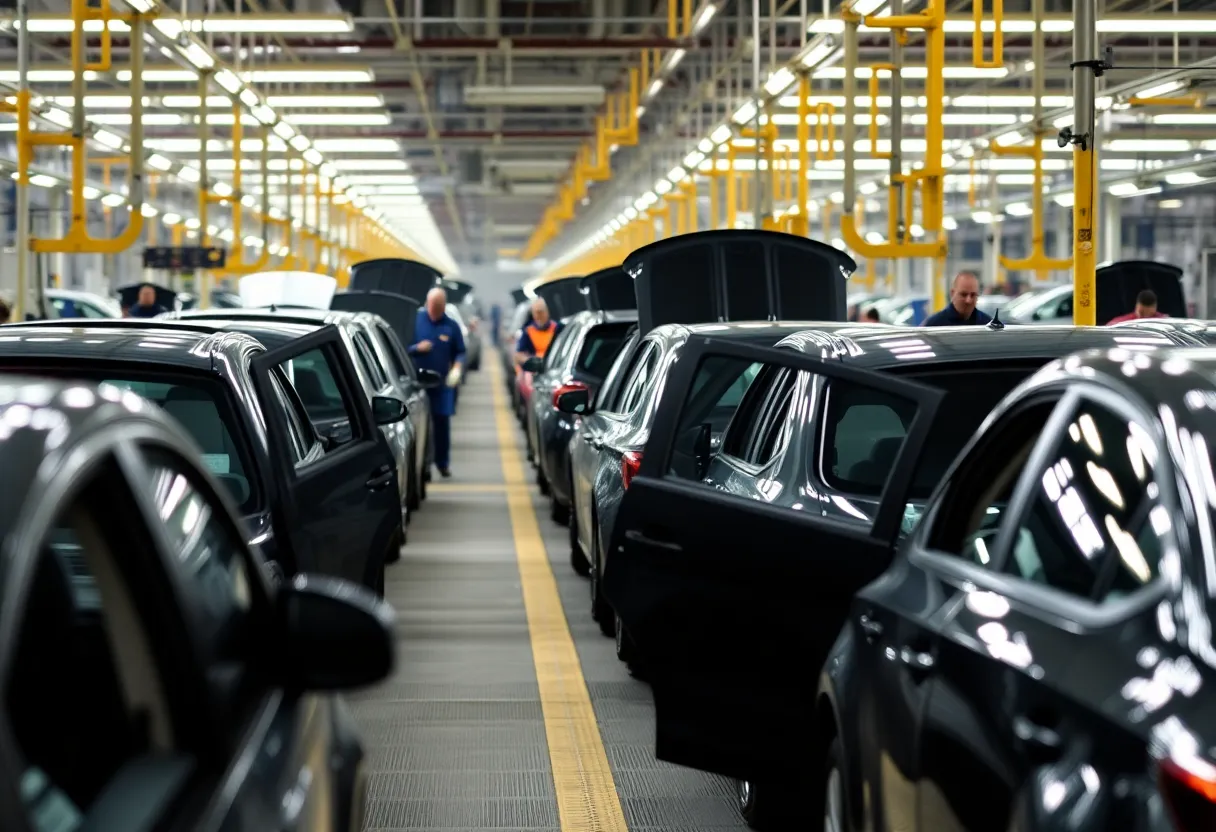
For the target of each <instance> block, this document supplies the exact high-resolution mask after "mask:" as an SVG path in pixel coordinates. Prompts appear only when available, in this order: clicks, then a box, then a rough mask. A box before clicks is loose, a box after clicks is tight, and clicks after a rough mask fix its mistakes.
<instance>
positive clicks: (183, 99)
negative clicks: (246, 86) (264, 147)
mask: <svg viewBox="0 0 1216 832" xmlns="http://www.w3.org/2000/svg"><path fill="white" fill-rule="evenodd" d="M223 74H224V70H220V71H219V72H217V73H216V74H215V77H216V80H219V77H220V76H221V75H223ZM229 74H230V75H231V74H232V73H229ZM232 77H233V79H235V78H236V76H235V75H233V76H232ZM237 87H238V88H239V87H240V82H239V81H238V82H237ZM114 97H115V98H118V97H119V96H114ZM122 98H123V100H124V101H125V102H126V103H125V104H124V105H123V106H124V107H130V106H131V98H130V96H123V97H122ZM65 100H66V101H67V102H68V105H69V106H70V105H71V102H72V99H70V98H68V99H65ZM199 101H200V99H199V97H198V96H197V95H162V96H161V97H160V106H162V107H165V108H167V109H170V110H178V109H181V110H197V109H198V103H199ZM149 103H150V102H149V100H148V99H146V98H145V101H144V106H145V107H146V106H148V104H149ZM88 106H89V103H88V100H87V99H86V100H85V107H88ZM105 106H117V105H105ZM207 106H208V107H209V108H210V107H214V108H220V107H231V106H232V100H231V99H230V98H228V96H226V95H209V96H207Z"/></svg>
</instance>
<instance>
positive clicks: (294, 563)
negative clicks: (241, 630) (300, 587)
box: [0, 318, 406, 593]
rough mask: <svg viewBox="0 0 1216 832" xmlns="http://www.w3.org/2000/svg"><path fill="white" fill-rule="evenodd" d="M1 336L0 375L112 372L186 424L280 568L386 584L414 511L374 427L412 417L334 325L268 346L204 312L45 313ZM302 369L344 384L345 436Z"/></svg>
mask: <svg viewBox="0 0 1216 832" xmlns="http://www.w3.org/2000/svg"><path fill="white" fill-rule="evenodd" d="M0 336H3V337H0V376H3V375H8V374H15V373H21V374H37V375H41V376H47V377H50V378H56V379H64V380H78V381H83V382H108V383H110V384H111V385H113V386H119V387H123V388H125V389H128V390H131V391H133V392H135V393H138V394H139V395H141V396H142V397H143V398H144V399H145V400H148V401H152V402H155V403H156V404H158V405H159V406H160V407H161V408H162V409H164V410H165V411H166V412H168V413H169V415H170V416H172V417H173V418H174V419H176V420H177V421H178V422H180V423H181V425H182V426H183V427H184V428H185V429H186V431H187V432H188V433H189V434H190V435H191V436H192V437H193V438H194V440H195V442H196V444H197V445H198V446H199V447H200V448H201V449H202V451H203V457H202V458H203V462H204V464H206V465H207V466H209V467H210V469H211V471H212V472H213V473H214V475H215V478H216V479H217V480H219V481H220V482H222V483H223V484H224V486H225V487H226V488H227V489H228V491H229V493H230V495H231V496H232V498H233V501H234V503H235V504H236V505H237V506H238V508H239V511H240V513H241V516H242V517H243V518H244V520H245V527H246V534H247V537H246V539H247V540H248V541H249V543H250V545H256V546H257V547H258V548H260V549H261V550H262V552H263V553H264V555H265V557H266V558H267V559H268V560H270V561H271V562H272V563H273V564H274V567H275V569H276V570H277V573H278V574H281V575H283V576H284V577H285V578H291V577H292V576H295V575H298V574H301V573H303V572H313V573H320V574H325V575H330V576H334V577H340V578H346V579H349V580H353V581H357V582H361V583H363V584H364V585H365V586H367V587H368V588H370V589H372V590H373V591H376V592H378V593H383V590H384V566H385V563H387V562H388V561H389V560H391V559H392V558H393V557H394V556H395V555H396V553H397V552H398V550H399V549H400V547H401V544H402V542H403V540H404V535H405V517H404V514H403V508H402V506H401V496H400V493H399V491H398V488H397V480H396V477H395V476H394V467H395V466H394V458H393V453H392V450H391V449H390V447H389V445H388V440H387V439H386V438H385V437H384V435H383V434H382V433H381V432H380V431H379V430H377V425H386V424H391V423H393V422H397V421H401V420H403V419H405V418H406V405H405V403H404V402H402V401H401V400H399V399H396V398H392V397H387V396H375V397H373V398H371V399H369V398H368V397H367V396H366V395H364V394H363V392H362V385H361V383H360V381H359V378H358V375H357V374H356V371H355V367H354V364H353V362H352V360H351V358H350V353H349V352H348V351H347V349H346V347H345V345H344V343H343V339H342V335H341V333H340V332H339V330H338V328H337V327H335V326H325V327H320V328H317V327H313V328H311V329H309V330H307V331H301V332H299V333H298V337H296V338H293V339H291V340H289V341H287V342H286V343H285V344H284V345H283V346H281V347H279V348H277V349H272V350H269V351H267V350H266V349H265V347H264V345H263V344H262V343H260V342H259V341H257V340H256V339H254V338H253V337H251V336H249V335H245V334H242V333H238V332H225V331H223V330H222V328H220V327H216V326H214V325H212V324H210V323H209V322H206V321H196V322H190V323H187V322H175V321H157V320H132V319H129V318H128V319H121V318H120V319H115V320H106V321H90V322H89V323H88V324H86V325H82V326H69V325H65V324H63V323H61V322H59V321H42V322H37V323H27V324H9V325H6V326H4V327H3V328H2V329H0ZM293 368H294V370H295V371H297V372H298V371H300V370H303V369H304V368H307V369H308V370H310V371H311V372H313V373H315V374H316V375H317V376H318V377H319V378H320V381H321V384H322V385H323V386H326V387H332V388H335V389H336V390H338V391H339V395H338V396H337V397H336V398H335V399H334V402H333V410H332V411H330V412H329V413H327V414H326V415H327V417H328V420H329V423H330V424H335V423H338V422H345V423H347V426H346V428H345V430H344V433H343V435H342V436H340V437H339V436H337V435H336V434H333V433H331V434H330V435H328V436H327V435H326V434H325V433H323V432H322V431H321V430H318V429H317V428H315V427H314V424H313V422H312V421H311V419H310V414H309V413H308V411H307V410H306V409H305V405H304V402H303V401H302V399H301V397H300V395H299V394H298V393H297V391H296V387H295V386H293V385H292V383H291V382H290V381H289V379H290V376H291V374H292V372H293ZM325 425H326V423H322V429H323V428H324V427H325Z"/></svg>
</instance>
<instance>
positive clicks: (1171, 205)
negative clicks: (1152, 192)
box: [1157, 199, 1182, 211]
mask: <svg viewBox="0 0 1216 832" xmlns="http://www.w3.org/2000/svg"><path fill="white" fill-rule="evenodd" d="M1157 207H1158V208H1163V209H1165V210H1166V211H1173V210H1175V209H1178V208H1181V207H1182V200H1181V199H1162V200H1158V201H1157Z"/></svg>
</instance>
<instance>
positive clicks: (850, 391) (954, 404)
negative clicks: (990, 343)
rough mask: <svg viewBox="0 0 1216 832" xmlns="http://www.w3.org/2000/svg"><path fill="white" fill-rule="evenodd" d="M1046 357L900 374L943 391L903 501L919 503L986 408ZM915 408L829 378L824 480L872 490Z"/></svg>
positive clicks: (877, 489)
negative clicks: (906, 495) (943, 395)
mask: <svg viewBox="0 0 1216 832" xmlns="http://www.w3.org/2000/svg"><path fill="white" fill-rule="evenodd" d="M1046 361H1047V359H1043V360H1042V361H1039V360H1031V361H1024V362H1015V363H1010V362H1008V361H1005V362H1002V363H999V364H994V363H993V362H990V361H982V362H981V361H975V362H967V363H965V364H959V365H955V366H952V367H946V366H944V365H938V366H937V367H921V368H919V369H916V370H910V371H909V370H906V371H904V372H902V373H901V375H903V376H904V377H906V378H909V379H911V380H914V381H919V382H921V383H923V384H927V385H929V386H931V387H936V388H938V389H940V390H943V391H945V394H946V395H945V399H944V400H943V401H942V403H941V405H940V406H939V408H938V411H937V417H936V418H935V419H934V421H933V425H932V427H931V428H930V430H929V436H928V439H927V440H926V443H925V449H924V451H923V453H922V455H921V459H920V463H919V464H918V466H917V470H916V474H915V475H914V476H913V481H912V488H911V491H910V492H909V495H908V498H909V500H911V501H913V502H919V501H921V500H924V499H925V498H926V497H928V496H929V494H930V493H931V492H932V491H933V489H934V487H935V486H936V485H937V483H938V482H939V481H940V480H941V479H942V478H943V477H944V476H945V473H946V469H947V468H948V467H949V466H950V464H951V463H952V462H953V461H954V458H955V457H956V456H957V455H958V453H959V451H961V450H962V448H963V446H964V445H965V444H966V443H967V442H968V441H969V440H970V439H971V437H972V436H973V435H974V434H975V431H976V430H977V429H978V428H979V426H980V425H981V424H982V423H983V421H984V419H985V418H986V417H987V416H988V414H989V413H990V412H991V411H992V409H993V408H995V407H996V405H997V404H998V403H1000V401H1001V399H1003V398H1004V397H1005V396H1006V395H1007V394H1008V393H1009V392H1010V391H1011V390H1012V389H1013V388H1014V387H1016V386H1017V385H1018V384H1019V383H1021V382H1022V381H1023V380H1024V379H1026V378H1027V377H1029V376H1030V375H1032V374H1033V373H1034V372H1035V371H1036V370H1037V369H1038V368H1039V367H1040V366H1041V365H1042V364H1043V363H1046ZM914 413H915V407H914V406H913V404H912V403H911V402H909V401H908V400H906V399H901V398H896V397H894V396H891V395H889V394H887V393H885V392H881V391H878V390H875V389H874V388H871V387H859V386H857V385H853V384H848V383H846V382H833V383H832V384H831V386H830V389H829V391H828V402H827V414H826V419H825V425H826V429H825V432H824V441H825V443H826V448H825V453H824V454H823V455H822V457H821V458H822V459H824V460H826V461H827V462H826V463H825V464H824V466H823V468H824V470H823V476H824V479H825V481H826V482H827V483H828V484H829V485H832V486H833V487H835V488H839V489H841V490H842V491H846V492H848V493H851V494H857V495H862V496H870V497H877V496H879V494H881V493H882V488H883V486H884V485H885V483H886V480H887V475H888V474H889V473H890V470H891V467H892V465H893V464H894V463H895V458H896V456H897V455H898V454H899V451H900V448H901V447H902V446H903V441H904V436H905V434H906V433H907V429H908V427H909V425H910V424H911V420H912V416H913V415H914Z"/></svg>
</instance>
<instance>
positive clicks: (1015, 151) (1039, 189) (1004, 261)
mask: <svg viewBox="0 0 1216 832" xmlns="http://www.w3.org/2000/svg"><path fill="white" fill-rule="evenodd" d="M1046 136H1047V133H1046V132H1041V133H1035V134H1034V142H1033V143H1032V144H1030V145H1027V146H1021V147H1002V146H1001V145H998V144H997V143H996V142H992V143H991V144H990V145H989V147H988V149H989V150H991V151H992V152H993V153H994V154H996V155H997V156H1017V157H1021V158H1023V159H1031V160H1032V161H1033V162H1034V186H1033V187H1034V193H1033V195H1032V196H1031V211H1032V213H1031V216H1030V254H1029V255H1027V256H1026V257H1023V258H1019V259H1017V260H1014V259H1012V258H1009V257H1006V256H1004V255H1001V257H1000V261H1001V266H1002V267H1003V268H1005V269H1009V270H1017V271H1023V270H1025V271H1033V272H1035V273H1036V274H1038V276H1039V277H1040V278H1041V277H1043V276H1044V275H1046V274H1047V272H1051V271H1058V270H1062V269H1071V268H1072V258H1071V257H1070V258H1068V259H1066V260H1058V259H1055V258H1052V257H1048V256H1047V253H1046V251H1045V249H1044V242H1045V240H1044V233H1043V139H1044V138H1045V137H1046Z"/></svg>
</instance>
